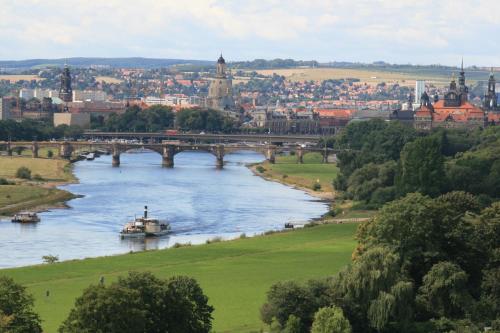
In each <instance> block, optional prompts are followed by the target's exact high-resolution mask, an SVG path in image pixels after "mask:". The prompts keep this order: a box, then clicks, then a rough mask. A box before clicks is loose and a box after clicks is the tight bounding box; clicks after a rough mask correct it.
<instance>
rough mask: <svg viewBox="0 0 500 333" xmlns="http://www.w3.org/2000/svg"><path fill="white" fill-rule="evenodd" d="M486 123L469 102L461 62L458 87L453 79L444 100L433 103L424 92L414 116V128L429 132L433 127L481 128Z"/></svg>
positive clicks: (477, 109)
mask: <svg viewBox="0 0 500 333" xmlns="http://www.w3.org/2000/svg"><path fill="white" fill-rule="evenodd" d="M493 89H494V88H493ZM487 122H488V117H487V115H486V113H485V112H484V111H483V110H481V109H480V108H478V107H477V106H475V105H473V104H472V103H470V102H469V88H468V87H467V86H466V84H465V72H464V69H463V62H462V68H461V71H460V76H459V80H458V85H457V82H456V81H455V77H453V78H452V80H451V82H450V86H449V89H448V91H447V92H446V93H445V94H444V98H443V99H442V100H439V98H435V99H434V103H432V102H431V98H430V97H429V95H428V94H427V92H424V93H423V94H422V96H421V99H420V107H419V108H418V109H417V110H416V111H415V116H414V126H415V128H416V129H419V130H430V129H431V128H434V127H444V128H478V127H481V128H482V127H485V126H486V125H487Z"/></svg>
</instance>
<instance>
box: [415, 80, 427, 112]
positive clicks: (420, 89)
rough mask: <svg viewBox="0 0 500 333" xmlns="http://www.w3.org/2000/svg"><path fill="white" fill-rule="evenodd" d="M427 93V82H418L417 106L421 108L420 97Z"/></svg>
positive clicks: (416, 87) (416, 89)
mask: <svg viewBox="0 0 500 333" xmlns="http://www.w3.org/2000/svg"><path fill="white" fill-rule="evenodd" d="M424 91H425V81H418V80H417V81H416V82H415V104H418V106H420V97H422V94H423V93H424Z"/></svg>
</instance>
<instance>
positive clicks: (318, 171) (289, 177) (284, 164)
mask: <svg viewBox="0 0 500 333" xmlns="http://www.w3.org/2000/svg"><path fill="white" fill-rule="evenodd" d="M303 161H304V163H303V164H298V163H297V156H294V155H278V156H276V163H275V164H271V163H269V162H267V161H266V162H264V163H261V164H260V165H261V166H262V167H263V168H264V169H265V171H264V172H263V173H262V175H263V176H264V177H266V178H271V179H275V180H278V181H281V182H283V183H286V184H289V185H293V186H299V187H302V188H308V189H312V186H313V184H314V183H315V182H317V181H318V180H319V183H320V185H321V191H322V192H332V191H333V187H332V181H333V179H334V178H335V177H336V176H337V173H338V168H337V166H336V165H335V164H333V163H323V157H322V156H321V154H320V153H307V154H305V155H304V157H303Z"/></svg>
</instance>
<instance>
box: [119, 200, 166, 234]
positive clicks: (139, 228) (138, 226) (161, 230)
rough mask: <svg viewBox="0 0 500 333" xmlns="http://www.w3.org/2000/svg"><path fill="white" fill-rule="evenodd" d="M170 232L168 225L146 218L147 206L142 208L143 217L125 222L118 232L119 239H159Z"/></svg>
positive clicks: (164, 222)
mask: <svg viewBox="0 0 500 333" xmlns="http://www.w3.org/2000/svg"><path fill="white" fill-rule="evenodd" d="M170 231H171V228H170V223H168V222H167V221H160V220H158V219H155V218H151V217H148V206H144V216H142V217H136V218H135V219H134V221H131V222H127V223H126V224H125V226H124V227H123V229H122V231H121V232H120V236H121V238H142V237H159V236H164V235H166V234H168V233H169V232H170Z"/></svg>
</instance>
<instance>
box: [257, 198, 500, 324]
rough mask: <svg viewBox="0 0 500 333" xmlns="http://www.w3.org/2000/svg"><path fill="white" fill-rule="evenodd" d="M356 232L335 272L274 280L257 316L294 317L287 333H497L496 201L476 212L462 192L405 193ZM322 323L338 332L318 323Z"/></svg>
mask: <svg viewBox="0 0 500 333" xmlns="http://www.w3.org/2000/svg"><path fill="white" fill-rule="evenodd" d="M357 239H358V246H357V248H356V250H355V251H354V253H353V259H352V263H351V264H350V265H349V266H348V267H346V268H345V269H343V270H342V271H341V272H339V273H338V274H337V275H336V276H333V277H329V278H325V279H321V280H313V281H309V282H307V283H306V284H300V283H297V282H294V281H288V282H280V283H277V284H275V285H274V286H272V287H271V289H270V290H269V292H268V295H267V302H266V303H265V304H264V305H263V307H262V309H261V314H262V319H263V321H264V322H266V323H269V324H270V325H271V327H279V329H277V330H275V332H290V331H287V330H286V327H289V326H290V325H291V323H297V322H298V323H299V324H300V325H297V324H295V326H296V327H297V326H298V327H299V329H298V330H294V331H293V332H309V331H310V330H311V327H312V332H350V331H351V329H352V332H427V333H429V332H430V333H432V332H436V333H437V332H452V331H453V332H480V331H482V330H483V329H484V327H492V328H493V331H500V321H499V320H498V318H500V317H499V316H500V266H499V262H500V203H499V202H497V203H494V204H492V205H491V206H489V207H487V208H485V209H482V210H481V204H480V202H479V200H478V198H477V197H475V196H473V195H471V194H467V193H465V192H450V193H448V194H445V195H442V196H439V197H437V198H435V199H432V198H430V197H429V196H424V195H422V194H419V193H413V194H408V195H406V196H405V197H403V198H401V199H398V200H396V201H393V202H391V203H389V204H387V205H385V206H384V207H383V208H382V209H381V210H380V211H379V212H378V214H377V215H376V216H375V217H374V218H373V219H372V220H370V221H369V222H367V223H363V224H362V225H360V227H359V228H358V232H357ZM325 309H330V310H325ZM318 311H321V313H322V315H321V318H322V319H321V320H320V319H318V317H319V312H318ZM325 323H330V325H334V326H335V327H338V329H336V330H330V331H325V330H323V331H322V330H316V329H315V326H318V327H323V326H324V325H325ZM332 327H333V326H332Z"/></svg>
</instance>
